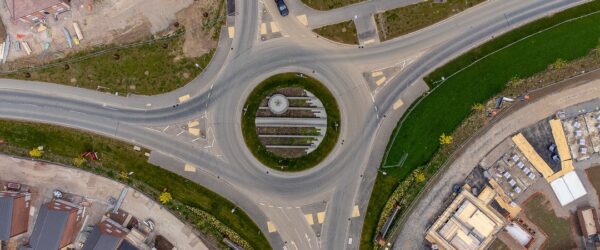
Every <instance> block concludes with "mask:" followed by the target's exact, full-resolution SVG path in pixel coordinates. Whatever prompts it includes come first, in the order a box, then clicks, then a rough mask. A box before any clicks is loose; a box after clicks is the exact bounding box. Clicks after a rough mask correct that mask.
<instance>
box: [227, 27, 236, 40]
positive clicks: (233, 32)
mask: <svg viewBox="0 0 600 250" xmlns="http://www.w3.org/2000/svg"><path fill="white" fill-rule="evenodd" d="M227 34H228V35H229V38H233V36H234V35H235V27H228V28H227Z"/></svg>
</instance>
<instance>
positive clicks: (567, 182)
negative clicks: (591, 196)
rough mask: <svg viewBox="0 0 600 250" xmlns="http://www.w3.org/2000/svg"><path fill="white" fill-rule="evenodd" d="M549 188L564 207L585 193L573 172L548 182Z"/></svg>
mask: <svg viewBox="0 0 600 250" xmlns="http://www.w3.org/2000/svg"><path fill="white" fill-rule="evenodd" d="M550 186H551V187H552V190H553V191H554V194H555V195H556V197H557V198H558V202H560V205H561V206H565V205H567V204H569V203H571V202H573V201H574V200H576V199H578V198H580V197H582V196H584V195H585V194H586V193H587V192H586V191H585V187H583V184H582V183H581V180H580V179H579V176H577V173H576V172H575V171H571V172H569V173H567V174H565V175H564V176H562V177H560V178H558V179H556V180H554V181H552V182H550Z"/></svg>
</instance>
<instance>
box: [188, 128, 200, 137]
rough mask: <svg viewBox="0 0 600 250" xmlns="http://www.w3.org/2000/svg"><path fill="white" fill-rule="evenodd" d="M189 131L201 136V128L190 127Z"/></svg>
mask: <svg viewBox="0 0 600 250" xmlns="http://www.w3.org/2000/svg"><path fill="white" fill-rule="evenodd" d="M188 132H189V133H190V134H192V135H194V136H200V129H199V128H188Z"/></svg>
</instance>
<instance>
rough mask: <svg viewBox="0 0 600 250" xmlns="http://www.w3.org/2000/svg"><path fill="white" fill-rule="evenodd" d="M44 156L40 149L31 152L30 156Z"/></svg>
mask: <svg viewBox="0 0 600 250" xmlns="http://www.w3.org/2000/svg"><path fill="white" fill-rule="evenodd" d="M43 154H44V152H42V150H40V149H38V148H33V149H32V150H31V151H29V156H31V157H36V158H39V157H42V155H43Z"/></svg>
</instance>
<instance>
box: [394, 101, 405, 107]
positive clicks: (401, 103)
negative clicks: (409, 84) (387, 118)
mask: <svg viewBox="0 0 600 250" xmlns="http://www.w3.org/2000/svg"><path fill="white" fill-rule="evenodd" d="M402 105H404V102H403V101H402V99H398V101H396V102H395V103H394V110H396V109H399V108H400V107H402Z"/></svg>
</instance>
